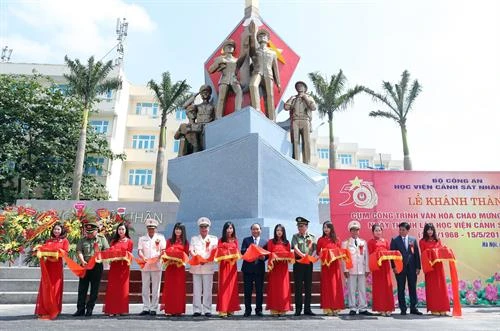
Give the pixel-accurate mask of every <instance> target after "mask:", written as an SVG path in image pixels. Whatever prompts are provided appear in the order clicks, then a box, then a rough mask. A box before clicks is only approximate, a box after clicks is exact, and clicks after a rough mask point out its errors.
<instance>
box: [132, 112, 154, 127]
mask: <svg viewBox="0 0 500 331" xmlns="http://www.w3.org/2000/svg"><path fill="white" fill-rule="evenodd" d="M159 126H160V117H157V118H153V117H152V116H150V115H135V114H128V116H127V128H129V129H132V128H133V129H146V130H148V129H149V130H150V129H155V130H156V129H157V128H158V127H159Z"/></svg>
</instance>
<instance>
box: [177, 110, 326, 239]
mask: <svg viewBox="0 0 500 331" xmlns="http://www.w3.org/2000/svg"><path fill="white" fill-rule="evenodd" d="M205 130H206V131H205V138H206V146H207V149H206V150H204V151H202V152H199V153H195V154H191V155H187V156H183V157H179V158H176V159H173V160H170V161H169V164H168V177H167V181H168V185H169V186H170V188H171V189H172V191H173V192H174V194H175V195H176V196H177V197H178V199H179V201H180V205H179V210H178V213H177V220H178V221H182V222H183V223H186V225H187V227H188V231H189V232H188V235H192V234H196V233H198V230H197V228H196V226H195V222H196V220H197V219H198V218H199V217H201V216H207V217H209V218H210V219H211V220H212V223H213V226H212V230H211V233H212V234H214V235H217V236H218V237H220V235H221V233H220V230H221V229H222V224H223V223H224V222H226V221H232V222H233V223H235V225H236V229H237V231H238V232H237V234H238V237H239V238H243V237H244V236H247V235H249V231H250V230H249V227H250V225H251V224H252V223H253V222H258V223H260V224H262V225H263V226H264V227H268V228H269V231H266V233H267V232H269V235H272V231H273V229H274V226H275V225H276V224H278V223H282V224H284V225H285V226H286V228H287V229H288V233H289V234H290V235H289V236H290V237H291V234H292V233H294V232H295V230H296V228H295V217H297V216H303V217H306V218H307V219H309V220H310V221H311V225H310V229H311V231H313V232H314V233H316V234H319V231H318V229H319V228H320V227H319V221H318V196H319V194H320V193H321V191H322V190H323V188H324V186H325V179H324V178H323V176H322V175H321V173H319V172H318V171H317V170H316V169H314V168H312V167H310V166H308V165H306V164H303V163H300V162H297V161H296V160H294V159H292V158H291V150H292V146H291V144H290V142H289V141H288V139H287V138H288V132H286V131H284V130H283V129H281V128H280V127H279V126H278V125H276V124H275V123H274V122H272V121H270V120H268V119H267V118H266V117H265V116H264V115H263V114H262V113H260V112H258V111H256V110H255V109H253V108H251V107H247V108H244V109H242V110H241V111H239V112H236V113H233V114H231V115H229V116H226V117H223V118H222V119H220V120H218V121H215V122H213V123H210V124H208V125H207V126H206V127H205ZM193 225H194V226H193ZM191 230H193V231H194V232H192V231H191ZM266 230H267V229H266Z"/></svg>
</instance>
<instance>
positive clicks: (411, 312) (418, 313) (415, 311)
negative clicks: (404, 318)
mask: <svg viewBox="0 0 500 331" xmlns="http://www.w3.org/2000/svg"><path fill="white" fill-rule="evenodd" d="M410 314H413V315H422V312H421V311H419V310H418V309H412V310H410Z"/></svg>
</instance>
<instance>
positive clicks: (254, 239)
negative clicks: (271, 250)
mask: <svg viewBox="0 0 500 331" xmlns="http://www.w3.org/2000/svg"><path fill="white" fill-rule="evenodd" d="M250 230H251V231H252V236H251V237H246V238H245V239H243V242H242V243H241V254H242V255H243V254H245V252H246V251H247V249H248V247H249V246H250V245H251V244H255V245H257V246H260V247H264V246H265V245H266V244H267V241H266V240H264V239H263V238H261V237H260V234H261V229H260V225H259V224H258V223H254V224H252V226H251V227H250ZM264 260H265V257H264V256H261V257H259V258H258V259H257V260H255V262H247V261H243V264H242V266H241V271H242V272H243V283H244V287H245V314H244V315H243V316H245V317H248V316H250V314H251V313H252V290H253V286H254V284H255V315H257V316H263V314H262V301H263V288H264V274H265V271H266V270H265V264H264Z"/></svg>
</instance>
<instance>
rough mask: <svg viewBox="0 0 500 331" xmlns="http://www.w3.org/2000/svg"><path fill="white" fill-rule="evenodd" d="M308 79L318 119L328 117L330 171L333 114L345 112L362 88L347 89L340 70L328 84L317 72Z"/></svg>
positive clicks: (333, 166)
mask: <svg viewBox="0 0 500 331" xmlns="http://www.w3.org/2000/svg"><path fill="white" fill-rule="evenodd" d="M309 79H311V81H312V82H313V85H314V89H315V90H316V93H313V94H312V96H313V98H314V100H316V103H317V104H318V111H319V114H320V117H321V118H323V117H324V116H328V129H329V154H330V155H329V156H330V169H335V168H336V155H335V144H334V134H333V114H334V113H335V112H337V111H341V110H346V109H347V107H348V106H349V105H351V104H352V103H353V101H354V96H355V95H356V94H358V93H360V92H362V91H363V89H364V87H363V86H359V85H356V86H355V87H354V88H352V89H347V86H346V84H347V78H346V76H345V75H344V73H343V72H342V69H341V70H339V72H338V74H337V75H332V77H331V78H330V82H328V81H327V78H324V77H323V76H321V75H320V74H319V73H318V72H311V73H310V74H309Z"/></svg>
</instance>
